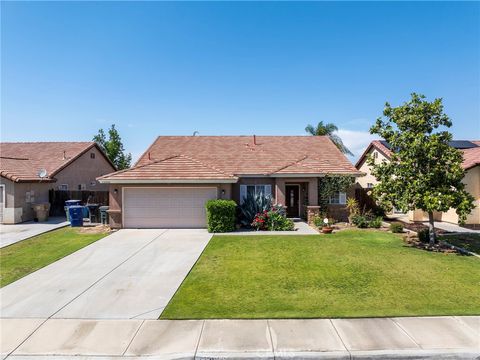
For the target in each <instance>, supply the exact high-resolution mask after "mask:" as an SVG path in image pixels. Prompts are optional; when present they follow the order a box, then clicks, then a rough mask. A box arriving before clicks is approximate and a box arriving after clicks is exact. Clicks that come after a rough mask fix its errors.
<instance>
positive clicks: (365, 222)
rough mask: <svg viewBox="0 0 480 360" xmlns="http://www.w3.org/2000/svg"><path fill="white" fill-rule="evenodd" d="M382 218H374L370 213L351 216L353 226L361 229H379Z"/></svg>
mask: <svg viewBox="0 0 480 360" xmlns="http://www.w3.org/2000/svg"><path fill="white" fill-rule="evenodd" d="M382 221H383V218H382V217H381V216H376V217H374V216H373V215H372V214H371V213H365V214H363V215H362V214H357V215H353V216H352V223H353V225H355V226H357V227H359V228H361V229H366V228H376V229H378V228H380V227H381V226H382Z"/></svg>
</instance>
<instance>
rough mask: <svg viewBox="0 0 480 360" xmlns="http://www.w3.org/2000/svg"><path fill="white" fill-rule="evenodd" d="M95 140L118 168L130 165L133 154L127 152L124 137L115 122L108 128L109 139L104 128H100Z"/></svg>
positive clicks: (125, 167) (121, 168)
mask: <svg viewBox="0 0 480 360" xmlns="http://www.w3.org/2000/svg"><path fill="white" fill-rule="evenodd" d="M93 141H95V142H96V143H97V144H98V145H99V146H100V147H101V148H102V149H103V151H104V152H105V154H107V156H108V158H109V159H110V161H111V162H112V163H113V164H114V165H115V166H116V167H117V169H118V170H123V169H127V168H129V167H130V164H131V162H132V155H131V154H130V153H126V152H125V149H124V147H123V143H122V139H121V137H120V134H119V133H118V130H117V129H116V128H115V124H113V125H112V126H111V127H110V129H108V139H107V136H106V135H105V132H104V131H103V129H100V130H98V134H97V135H95V136H94V137H93Z"/></svg>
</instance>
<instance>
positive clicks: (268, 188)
mask: <svg viewBox="0 0 480 360" xmlns="http://www.w3.org/2000/svg"><path fill="white" fill-rule="evenodd" d="M247 186H255V194H257V187H260V186H264V187H265V195H270V196H272V185H270V184H244V185H240V204H243V199H244V198H246V197H247Z"/></svg>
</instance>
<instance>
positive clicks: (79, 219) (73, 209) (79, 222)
mask: <svg viewBox="0 0 480 360" xmlns="http://www.w3.org/2000/svg"><path fill="white" fill-rule="evenodd" d="M83 208H84V207H83V206H79V205H73V206H69V207H68V215H69V217H70V226H71V227H79V226H83Z"/></svg>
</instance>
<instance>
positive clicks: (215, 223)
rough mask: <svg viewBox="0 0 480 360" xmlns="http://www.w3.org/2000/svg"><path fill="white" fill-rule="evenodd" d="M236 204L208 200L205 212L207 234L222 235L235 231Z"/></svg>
mask: <svg viewBox="0 0 480 360" xmlns="http://www.w3.org/2000/svg"><path fill="white" fill-rule="evenodd" d="M236 208H237V204H236V203H235V201H233V200H209V201H207V203H206V204H205V209H206V210H207V229H208V232H215V233H223V232H229V231H233V230H235V211H236Z"/></svg>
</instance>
